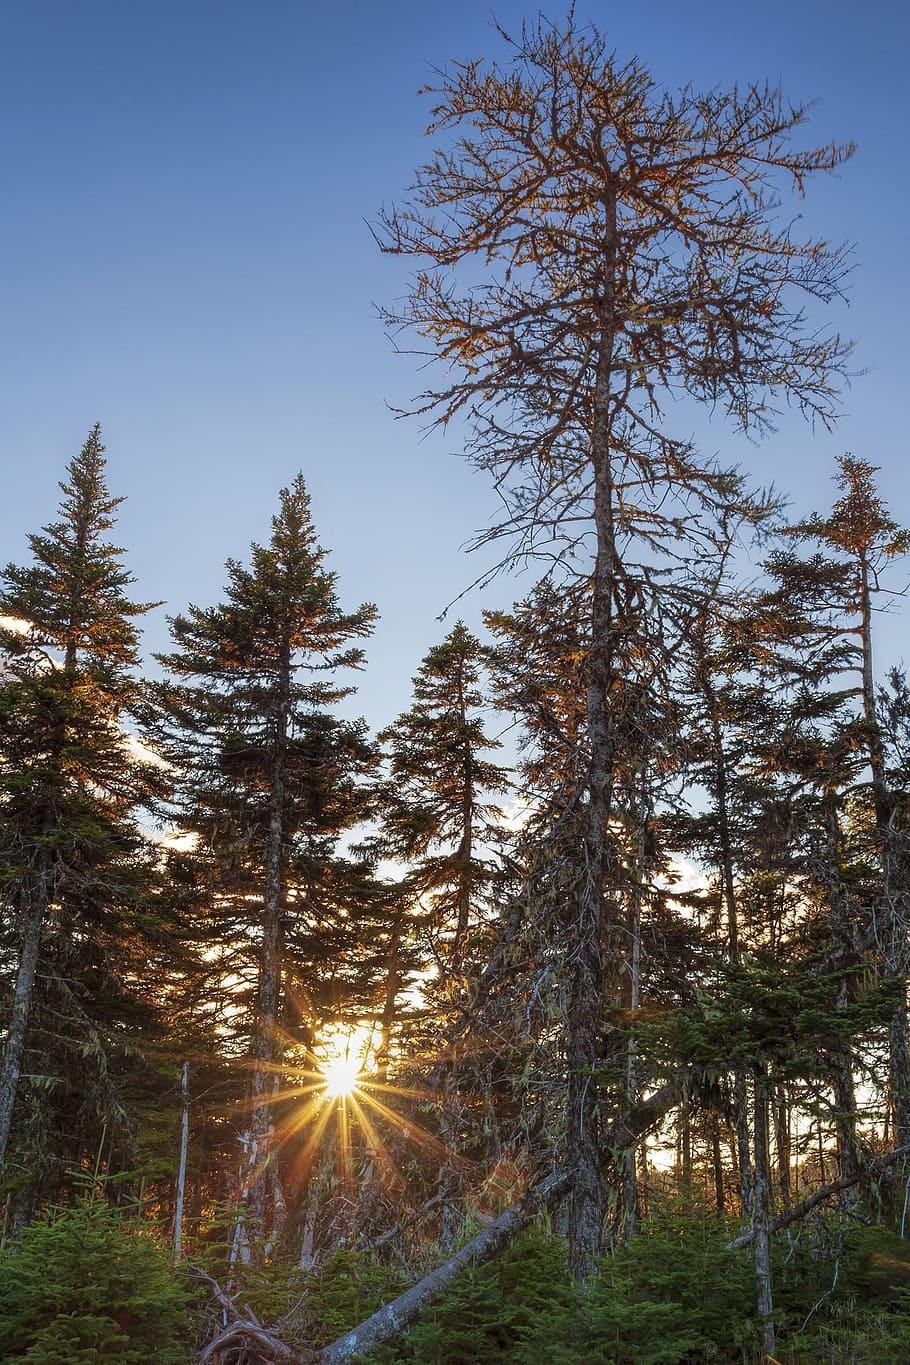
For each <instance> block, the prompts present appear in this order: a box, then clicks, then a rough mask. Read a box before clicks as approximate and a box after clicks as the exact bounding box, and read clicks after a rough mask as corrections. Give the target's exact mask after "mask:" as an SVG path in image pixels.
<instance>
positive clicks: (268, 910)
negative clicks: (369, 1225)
mask: <svg viewBox="0 0 910 1365" xmlns="http://www.w3.org/2000/svg"><path fill="white" fill-rule="evenodd" d="M325 558H326V552H325V550H323V549H322V547H321V546H320V545H319V543H318V541H317V539H316V532H315V530H314V527H313V523H312V518H311V514H310V502H309V497H308V495H307V492H306V488H305V486H304V482H303V478H302V476H298V477H297V478H296V479H295V481H294V483H293V484H292V485H291V486H290V488H286V489H283V490H282V492H281V494H280V509H279V512H278V514H277V515H276V516H275V517H274V519H273V521H272V534H271V538H270V540H269V542H268V544H267V545H264V546H261V545H253V547H252V551H251V563H250V567H249V568H247V567H244V566H243V565H242V564H240V563H239V562H237V561H236V560H230V561H228V565H227V569H228V584H227V590H226V594H225V600H224V601H223V602H222V603H221V604H219V605H218V606H215V607H211V608H201V607H196V606H191V607H190V608H189V609H188V611H187V613H186V614H185V615H180V616H176V617H174V618H173V620H172V621H171V631H172V636H173V641H174V649H173V650H172V651H171V652H170V653H168V654H165V655H162V656H161V662H162V663H163V664H164V665H165V667H166V668H167V669H168V671H169V673H170V675H171V676H170V678H169V679H168V680H167V681H165V682H164V683H163V684H161V686H160V687H159V688H158V689H157V701H158V705H159V708H160V717H159V726H158V728H159V735H160V743H161V746H162V752H163V753H164V755H165V756H166V757H167V759H168V760H169V761H170V762H171V763H173V764H174V765H175V770H176V772H177V774H178V778H177V797H178V803H177V818H178V821H179V824H180V827H181V828H182V829H183V830H185V831H186V832H188V833H190V834H192V835H193V836H195V839H196V844H195V847H194V849H192V850H191V851H190V852H189V853H188V854H184V855H182V857H183V858H184V859H186V860H187V861H189V862H190V863H191V864H192V865H194V867H195V871H196V876H197V877H198V878H199V879H200V881H201V883H202V885H203V886H204V887H205V888H206V893H207V895H208V896H209V897H210V898H212V899H211V900H210V905H211V911H210V913H213V914H214V916H215V919H216V923H217V922H219V921H220V923H221V925H222V929H221V932H226V933H227V936H229V937H230V936H232V935H236V934H238V933H239V934H240V935H241V936H242V937H245V936H246V935H247V934H250V933H252V934H253V935H254V936H255V937H256V938H258V963H257V967H256V973H255V976H256V984H255V1004H254V1007H253V1009H254V1022H253V1024H252V1026H251V1029H250V1035H251V1037H250V1054H251V1081H250V1107H251V1118H250V1125H249V1133H248V1138H247V1142H248V1145H247V1155H246V1159H245V1163H244V1174H243V1177H242V1182H241V1183H242V1188H243V1190H244V1191H245V1194H246V1197H247V1200H248V1206H249V1227H248V1229H247V1233H248V1235H249V1236H250V1238H251V1242H252V1245H253V1246H257V1245H261V1243H262V1240H263V1239H264V1238H265V1236H266V1234H267V1233H268V1231H269V1229H268V1226H267V1211H268V1208H269V1205H270V1199H271V1202H272V1204H273V1205H274V1206H275V1207H274V1210H273V1211H274V1212H275V1213H276V1215H277V1217H278V1219H279V1221H280V1218H281V1213H282V1209H283V1199H282V1197H281V1194H280V1190H279V1189H278V1188H277V1185H276V1181H277V1174H278V1173H277V1168H276V1166H275V1164H274V1160H273V1155H274V1154H273V1150H272V1134H273V1123H272V1104H273V1098H274V1092H275V1090H276V1087H277V1080H278V1069H279V1064H280V1062H281V1054H282V1050H283V1045H282V1041H281V1030H282V1019H283V1011H284V1009H285V1006H286V1005H288V1007H289V1008H290V1004H289V997H290V996H291V995H292V994H293V992H292V991H291V990H290V985H291V983H290V982H289V981H288V975H289V971H288V966H289V961H293V954H294V953H295V951H296V950H297V947H298V945H297V944H296V942H295V939H296V938H299V937H301V936H303V937H304V938H305V937H306V935H307V933H308V932H309V929H310V926H311V924H312V922H313V921H314V920H316V921H322V934H323V940H325V937H326V936H329V937H331V936H332V935H333V934H334V936H335V940H336V942H337V941H338V940H340V939H343V938H344V937H346V938H347V943H348V951H350V948H351V946H353V945H352V944H351V935H350V925H349V923H348V924H347V925H342V924H341V923H340V922H339V920H340V916H341V914H342V913H344V912H347V913H350V911H351V910H352V909H356V896H357V894H359V893H358V892H356V891H354V892H352V883H357V882H358V881H359V880H360V879H361V877H362V872H363V869H362V867H361V866H360V865H359V864H358V862H357V860H356V859H352V858H346V857H344V856H343V855H342V854H341V853H340V851H339V849H338V847H337V845H338V840H339V838H340V837H341V836H342V835H343V834H345V833H346V832H347V831H349V830H351V829H352V828H354V827H355V826H356V825H357V824H358V823H359V822H361V821H362V820H363V819H364V818H365V816H366V814H367V812H368V809H369V799H368V794H367V792H366V791H365V789H364V786H363V782H362V778H363V776H364V775H365V774H367V773H368V772H369V771H370V770H371V768H372V767H374V766H375V763H376V756H375V753H374V750H373V747H372V746H371V745H370V744H369V742H368V741H367V739H366V736H365V734H364V730H363V726H362V724H361V723H358V722H351V721H346V720H342V719H340V718H339V717H337V716H335V715H333V714H332V712H331V710H330V708H331V707H334V706H335V705H336V704H337V703H338V702H340V701H341V700H342V699H343V698H345V697H347V696H348V695H350V692H351V689H350V688H347V687H345V686H343V685H341V684H339V682H338V681H337V680H336V679H337V674H338V673H339V672H340V671H343V670H350V669H356V668H359V666H360V664H361V662H362V660H363V652H362V650H361V649H360V648H359V647H357V646H356V645H352V644H351V643H350V642H351V641H353V640H357V639H362V638H363V637H365V636H366V635H368V634H369V633H370V631H371V629H372V626H373V622H374V620H375V617H376V612H375V608H374V607H372V606H371V605H369V604H367V605H364V606H361V607H359V608H357V609H356V610H355V611H353V612H346V611H344V610H343V609H342V608H341V606H340V604H339V601H338V596H337V591H336V583H337V576H336V575H335V574H334V573H331V572H329V570H328V569H327V568H326V567H325V564H324V561H325ZM346 896H347V897H349V898H352V899H353V906H352V905H351V904H347V905H346V904H345V898H346ZM333 912H334V923H333ZM323 953H324V955H325V957H326V958H327V959H329V960H330V959H331V958H332V957H333V956H334V954H333V952H332V948H331V944H330V945H329V946H328V948H326V947H325V944H324V946H323ZM242 956H243V955H242V954H241V958H242ZM307 956H308V954H307V953H306V952H304V959H305V960H304V962H303V963H302V964H301V967H300V970H301V973H302V975H303V979H302V981H301V982H300V985H299V994H304V999H305V998H306V997H305V993H306V992H309V993H310V996H311V998H315V999H318V996H319V991H320V988H321V986H322V983H321V982H320V981H319V980H317V979H314V978H313V977H310V979H307V977H306V969H307V967H309V966H312V965H313V964H312V960H311V958H310V961H306V958H307ZM299 994H298V1003H299ZM303 1007H304V1008H305V1004H304V1006H303ZM289 1022H293V1019H291V1020H290V1021H289ZM270 1191H271V1196H270Z"/></svg>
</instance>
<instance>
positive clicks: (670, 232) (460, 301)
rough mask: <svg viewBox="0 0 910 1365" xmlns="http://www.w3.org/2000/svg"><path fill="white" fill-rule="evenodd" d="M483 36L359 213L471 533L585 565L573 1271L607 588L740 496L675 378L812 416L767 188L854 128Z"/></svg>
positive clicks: (805, 361)
mask: <svg viewBox="0 0 910 1365" xmlns="http://www.w3.org/2000/svg"><path fill="white" fill-rule="evenodd" d="M502 36H503V38H504V39H505V41H506V42H507V44H508V47H509V49H510V53H511V56H512V59H513V60H512V63H511V65H509V66H508V67H506V66H501V65H496V64H494V65H492V66H490V67H489V68H488V69H484V68H483V67H482V65H481V63H479V62H467V63H459V64H456V65H454V66H453V67H452V68H451V69H450V70H449V71H445V72H443V73H442V76H441V79H440V84H439V88H438V89H436V90H434V92H433V93H434V98H435V100H436V104H435V108H434V113H433V119H432V122H431V124H430V128H429V131H430V132H431V133H434V134H449V133H451V137H450V138H449V140H448V141H446V142H444V143H442V145H440V147H439V149H438V150H437V151H436V153H435V154H434V156H433V158H432V159H431V160H430V161H429V162H428V163H427V164H425V165H424V166H423V167H421V168H420V170H419V171H418V173H417V177H416V182H415V187H414V189H413V191H412V192H411V195H410V198H409V199H408V201H407V202H406V204H405V205H404V206H403V207H401V208H399V209H393V210H391V211H389V212H386V213H384V214H383V215H382V218H381V228H380V241H381V245H382V247H383V249H384V250H385V251H387V252H391V253H393V254H397V255H403V256H408V257H416V258H418V259H419V260H420V261H421V262H422V263H423V264H422V265H421V267H420V268H419V269H418V272H417V274H416V277H415V283H414V286H413V288H412V289H411V291H410V294H409V296H408V298H407V300H406V302H405V304H404V305H403V306H402V307H401V308H398V309H390V310H388V311H387V313H386V320H387V321H388V322H389V324H390V325H392V326H395V327H401V328H405V329H413V330H414V331H416V333H417V334H418V335H419V336H421V337H423V338H426V339H427V341H428V343H429V346H430V354H431V355H432V356H435V357H436V358H437V359H438V360H440V361H441V362H442V363H443V364H444V365H445V366H446V367H447V368H448V369H450V370H451V369H454V370H455V372H456V373H455V376H454V377H453V378H452V379H451V380H446V381H445V382H444V383H443V385H442V386H441V387H439V388H435V389H431V390H429V391H427V392H426V393H424V394H423V395H422V396H421V398H420V399H419V400H418V403H417V410H418V411H420V412H422V413H424V414H427V415H429V416H430V417H431V420H433V421H435V422H436V423H437V424H444V423H447V422H449V421H451V420H452V419H453V418H455V417H456V416H459V415H464V416H465V417H466V418H467V420H468V425H469V435H468V446H467V450H468V454H469V456H470V457H471V458H472V459H473V461H474V463H475V464H477V465H478V466H479V467H481V468H484V469H487V470H489V471H490V472H491V473H492V474H493V475H494V477H495V479H496V483H497V489H498V491H499V494H500V496H501V497H502V498H503V500H504V502H505V505H506V515H505V517H504V519H503V520H502V521H501V522H500V523H499V524H498V525H496V526H494V527H493V528H492V529H491V530H490V531H489V532H488V533H487V534H486V536H485V537H484V539H486V540H491V541H495V540H498V539H500V538H502V537H508V538H510V539H511V540H512V548H511V551H510V554H511V555H512V556H513V557H515V556H517V557H522V556H523V557H531V556H535V555H539V556H542V557H544V558H546V559H548V560H549V561H550V563H551V565H553V566H554V567H556V566H565V567H566V568H571V567H573V565H574V567H575V568H576V571H577V572H578V573H579V574H581V575H582V576H583V577H584V578H586V579H587V580H588V581H589V583H590V601H589V621H590V639H591V654H590V664H589V682H588V693H587V715H586V730H587V746H588V765H587V772H586V775H585V794H584V811H585V819H584V825H585V828H584V836H583V847H582V849H580V850H579V857H578V866H579V874H578V878H577V887H576V893H575V896H574V904H573V908H572V911H571V925H572V929H573V933H574V935H575V950H574V953H573V956H572V989H571V999H570V1004H569V1007H568V1013H567V1019H566V1033H567V1065H568V1072H569V1079H570V1085H569V1096H568V1103H567V1142H568V1153H569V1162H570V1165H571V1168H572V1171H573V1180H572V1194H571V1200H572V1212H571V1219H570V1226H571V1229H572V1250H571V1258H570V1259H571V1265H572V1269H573V1271H574V1272H575V1273H576V1274H577V1275H579V1276H582V1277H585V1276H587V1275H589V1274H590V1273H591V1272H592V1269H593V1267H594V1264H595V1262H596V1258H597V1253H598V1250H599V1247H600V1242H601V1234H602V1226H603V1215H604V1207H605V1189H604V1184H603V1165H602V1152H601V1142H600V1137H599V1127H600V1124H601V1122H602V1107H603V1106H602V1104H601V1100H600V1096H599V1093H598V1073H599V1067H600V1060H601V1056H600V1053H601V1028H602V1024H601V1017H600V1011H599V1008H598V1002H599V1001H601V1000H602V998H603V995H604V973H605V956H604V953H605V949H604V945H605V943H606V942H607V940H608V937H609V935H608V932H607V930H608V926H609V924H610V922H611V921H614V920H615V919H616V908H615V907H614V906H612V905H611V904H610V897H609V894H608V888H609V886H610V884H611V881H612V879H613V867H614V863H615V853H614V851H613V849H612V844H611V839H610V836H609V829H610V820H611V815H612V808H613V793H614V787H615V780H616V767H617V755H618V751H619V747H620V735H619V733H618V730H617V720H616V716H617V711H616V708H615V706H614V704H613V702H614V697H615V694H616V691H617V688H618V687H620V686H621V674H620V672H619V669H618V659H619V657H620V645H621V644H622V645H623V646H624V648H626V647H628V645H629V643H630V642H629V640H628V638H626V637H624V631H623V625H622V616H623V612H622V610H621V609H620V604H621V603H622V602H623V601H625V602H629V601H630V600H634V599H635V598H636V597H639V598H640V599H641V600H642V601H643V602H644V603H645V604H646V605H645V606H644V609H643V610H644V617H643V616H642V614H641V613H639V621H641V620H642V619H647V616H648V614H650V615H651V616H652V617H653V615H654V614H656V613H658V612H659V611H660V610H661V608H660V607H659V606H657V605H656V601H657V600H661V601H662V602H663V603H666V602H668V601H672V600H673V597H674V592H673V586H672V583H671V582H668V581H666V580H665V578H664V574H665V571H666V570H667V569H669V568H670V567H673V566H675V565H676V564H677V563H678V561H679V559H680V557H682V556H684V555H688V556H697V555H699V554H710V553H711V550H712V547H714V546H715V543H716V542H715V538H714V536H713V533H712V525H716V524H717V522H718V520H720V521H721V522H723V521H729V520H731V519H734V518H735V517H737V516H743V515H757V512H756V511H755V509H754V508H752V509H750V508H749V507H748V506H747V503H748V498H747V496H746V494H745V491H744V489H743V488H742V486H741V483H740V482H739V481H738V480H737V478H736V477H735V476H734V475H732V474H731V473H730V472H725V471H723V470H721V469H719V468H717V467H715V466H714V465H712V464H711V463H710V462H705V461H701V460H699V458H698V456H697V453H696V451H695V450H694V449H693V447H692V445H691V443H690V442H689V441H687V440H685V439H679V438H676V437H674V436H673V435H671V434H670V431H669V426H668V423H667V421H666V420H665V419H666V415H667V409H668V404H669V403H670V402H671V401H672V400H674V399H675V398H677V397H678V396H683V395H684V396H687V397H689V398H692V399H694V400H696V401H701V402H707V403H710V404H712V405H714V406H717V407H719V408H721V409H723V410H725V411H726V412H727V414H728V416H729V417H730V418H731V419H732V421H733V423H734V424H735V425H736V426H738V427H740V428H742V429H743V430H746V431H750V432H754V433H756V434H759V435H761V434H763V433H765V432H767V431H768V430H770V429H771V427H772V425H773V419H774V403H775V402H787V403H792V404H795V405H796V406H797V407H799V408H800V409H801V410H802V411H803V412H804V413H806V414H807V415H808V416H809V417H811V418H814V419H818V420H819V421H821V422H825V423H827V422H829V421H831V420H833V417H834V415H835V407H834V401H835V400H834V392H835V388H836V385H837V381H838V378H839V376H840V375H841V374H842V372H843V368H844V365H845V357H846V354H847V347H846V346H845V345H844V343H843V342H842V341H841V340H840V338H839V337H837V336H836V335H832V336H826V335H824V334H823V333H821V332H819V330H818V329H817V327H816V326H815V324H814V323H813V322H811V321H809V320H808V319H807V317H806V314H805V311H804V300H805V299H807V298H808V299H815V300H821V301H823V302H827V301H830V300H831V299H832V298H834V297H836V296H837V295H838V293H839V292H840V288H841V283H842V280H843V275H844V270H845V258H844V253H843V252H842V251H840V250H837V249H832V248H830V247H829V246H828V245H827V244H826V243H825V242H822V241H806V242H800V241H798V240H797V239H796V237H795V235H794V233H793V231H792V228H791V226H790V225H789V224H788V225H786V226H781V225H779V224H777V223H776V221H775V213H774V209H773V207H772V204H773V202H774V201H773V195H774V193H775V192H776V191H777V190H778V189H779V188H780V187H781V185H782V184H787V185H789V186H791V187H793V188H794V189H795V190H796V191H798V192H801V191H802V189H803V188H804V185H805V183H806V181H807V180H808V179H809V178H810V177H811V176H813V175H814V174H816V173H819V172H827V171H832V170H834V169H835V168H836V167H837V166H839V165H840V164H841V163H842V162H843V160H844V159H845V157H847V156H848V155H849V154H850V150H851V149H850V148H849V147H844V148H839V147H837V146H833V145H831V146H826V147H822V148H817V149H812V150H807V151H800V150H795V149H792V148H791V145H790V140H791V136H792V134H793V133H794V132H795V131H796V130H797V129H799V128H800V127H801V126H802V125H803V124H804V123H805V120H806V110H805V108H804V107H802V106H792V105H790V104H788V103H787V102H786V101H785V100H784V98H783V96H782V95H781V94H780V92H779V91H777V90H774V89H771V88H768V87H762V86H750V87H749V88H748V89H747V90H745V91H744V92H740V91H737V90H734V91H732V92H729V93H728V92H723V91H719V90H713V91H711V92H710V93H709V94H700V93H698V92H696V91H695V90H693V89H691V88H685V89H683V90H682V91H681V92H680V93H679V94H678V95H672V94H670V93H667V92H663V91H661V90H659V89H658V88H657V87H656V85H655V83H654V81H653V79H652V78H651V76H650V75H649V73H648V72H647V70H646V69H645V68H644V67H643V66H642V64H641V63H640V62H638V61H637V60H632V61H630V62H628V63H626V64H620V63H619V62H618V61H617V60H616V59H615V58H614V57H612V56H610V54H609V51H608V48H607V44H606V40H605V39H604V38H603V37H602V36H601V35H600V34H598V33H597V32H596V31H594V30H589V31H580V30H579V29H577V28H576V27H575V25H574V21H573V20H572V19H570V20H569V21H568V23H567V25H566V26H565V28H564V29H562V30H560V29H557V28H556V27H555V26H553V25H551V24H549V23H548V22H547V21H545V20H543V19H541V20H540V21H539V22H538V23H537V24H536V25H532V26H529V27H525V28H523V29H522V32H521V34H520V36H519V37H518V38H516V39H514V40H512V39H509V38H508V37H507V35H505V34H503V35H502ZM459 267H462V268H465V269H466V270H467V272H468V274H469V275H470V282H469V285H468V287H466V288H464V289H462V288H459V281H458V275H457V271H458V269H459ZM478 271H480V272H482V273H481V282H480V283H478V280H477V272H478ZM453 274H454V278H453ZM589 536H590V537H591V539H589ZM683 541H685V542H686V547H685V549H684V548H683ZM589 544H590V545H591V546H592V548H591V551H590V557H589V554H588V547H589Z"/></svg>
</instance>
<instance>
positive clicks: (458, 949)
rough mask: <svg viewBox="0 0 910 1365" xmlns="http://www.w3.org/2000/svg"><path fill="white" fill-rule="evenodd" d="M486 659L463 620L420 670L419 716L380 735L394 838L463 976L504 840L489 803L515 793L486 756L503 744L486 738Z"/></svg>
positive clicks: (444, 964) (406, 717)
mask: <svg viewBox="0 0 910 1365" xmlns="http://www.w3.org/2000/svg"><path fill="white" fill-rule="evenodd" d="M483 658H484V652H483V648H482V646H481V644H480V641H479V640H478V639H477V637H476V636H475V635H472V633H471V632H470V631H469V630H468V629H467V627H466V626H465V625H464V623H463V622H461V621H459V622H457V623H456V625H455V626H454V627H453V629H452V630H451V631H450V632H449V634H448V635H447V636H446V638H445V639H444V640H443V641H442V642H441V644H438V645H434V647H433V648H432V649H431V650H430V651H429V653H428V654H427V656H426V658H425V659H424V660H423V662H422V663H421V665H420V668H419V669H418V671H417V673H416V675H415V677H414V680H413V689H414V698H413V705H412V707H411V709H410V710H409V711H406V712H404V713H403V714H402V715H400V716H399V717H398V719H397V720H396V721H394V722H393V724H392V725H390V726H389V727H388V728H387V729H386V730H384V731H383V733H382V734H381V735H380V740H381V741H382V742H384V743H385V744H386V746H387V748H388V751H389V769H390V776H391V782H390V784H389V791H388V796H387V800H386V809H385V831H386V838H387V840H388V845H389V849H390V851H391V853H392V854H393V856H396V857H398V858H400V859H402V860H403V861H406V862H407V863H408V864H409V866H410V873H409V881H410V884H411V886H412V888H413V893H414V895H415V896H416V897H417V899H418V901H419V903H420V904H421V906H422V907H423V909H424V910H425V912H426V916H427V919H428V921H429V922H430V925H431V936H432V939H433V940H434V941H435V945H436V949H437V959H438V965H439V968H440V971H441V973H442V974H443V975H444V976H445V975H447V974H448V972H449V971H450V970H454V971H456V972H457V971H459V970H460V969H461V967H462V965H463V957H464V954H465V952H466V949H467V941H468V937H469V933H470V931H471V930H474V929H476V928H477V926H478V922H479V919H480V916H481V912H482V910H483V907H484V905H485V903H486V900H487V897H488V893H489V888H490V884H491V881H492V879H493V876H494V875H495V870H496V862H495V856H494V854H495V849H496V846H497V844H498V843H500V842H501V836H502V824H501V819H500V818H499V816H500V812H499V808H498V807H497V806H495V805H492V804H491V803H490V800H489V798H490V797H491V796H495V795H499V794H502V793H504V792H505V791H507V790H508V781H507V778H506V775H505V772H504V770H503V769H502V768H500V767H497V766H496V765H495V764H493V763H491V762H490V760H489V759H488V758H487V757H486V756H485V755H487V754H489V753H490V752H492V751H494V750H496V749H498V748H499V747H500V746H499V742H498V741H497V740H495V739H491V738H489V737H488V736H487V735H486V734H485V732H484V721H483V714H482V711H483V705H484V697H483V693H482V691H481V690H480V680H481V669H482V666H483Z"/></svg>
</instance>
